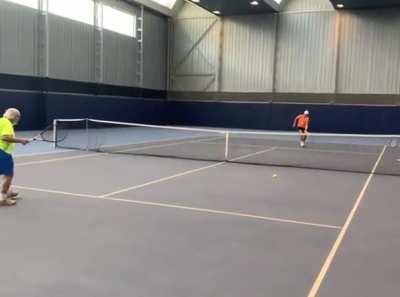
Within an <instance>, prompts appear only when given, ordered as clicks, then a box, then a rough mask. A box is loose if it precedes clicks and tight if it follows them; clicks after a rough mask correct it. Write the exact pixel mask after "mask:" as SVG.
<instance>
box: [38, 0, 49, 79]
mask: <svg viewBox="0 0 400 297" xmlns="http://www.w3.org/2000/svg"><path fill="white" fill-rule="evenodd" d="M48 7H49V5H48V0H39V16H38V17H39V21H38V74H39V76H42V77H49V17H48Z"/></svg>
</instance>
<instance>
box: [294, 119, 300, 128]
mask: <svg viewBox="0 0 400 297" xmlns="http://www.w3.org/2000/svg"><path fill="white" fill-rule="evenodd" d="M299 117H300V116H297V117H295V119H294V121H293V128H295V127H296V123H297V121H298V120H299Z"/></svg>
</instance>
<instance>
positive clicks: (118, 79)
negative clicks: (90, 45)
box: [104, 30, 137, 86]
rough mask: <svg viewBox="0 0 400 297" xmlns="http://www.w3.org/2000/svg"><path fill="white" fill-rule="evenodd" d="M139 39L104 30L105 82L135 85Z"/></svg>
mask: <svg viewBox="0 0 400 297" xmlns="http://www.w3.org/2000/svg"><path fill="white" fill-rule="evenodd" d="M136 51H137V41H136V39H134V38H131V37H128V36H124V35H121V34H117V33H113V32H109V31H106V30H104V82H105V83H107V84H115V85H123V86H135V84H136V56H137V55H136Z"/></svg>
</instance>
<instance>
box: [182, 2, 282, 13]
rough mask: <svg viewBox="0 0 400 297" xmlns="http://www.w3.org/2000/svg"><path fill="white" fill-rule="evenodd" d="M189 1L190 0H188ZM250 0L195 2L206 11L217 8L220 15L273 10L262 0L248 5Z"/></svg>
mask: <svg viewBox="0 0 400 297" xmlns="http://www.w3.org/2000/svg"><path fill="white" fill-rule="evenodd" d="M189 1H190V0H189ZM251 1H252V0H200V2H199V3H195V4H197V5H199V6H201V7H203V8H205V9H206V10H208V11H211V12H213V11H215V10H219V11H220V12H221V15H222V16H229V15H238V14H257V13H268V12H275V11H276V10H274V9H273V8H272V7H271V6H270V5H268V4H267V3H266V2H264V0H258V3H259V4H258V5H257V6H252V5H250V2H251Z"/></svg>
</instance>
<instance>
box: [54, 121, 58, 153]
mask: <svg viewBox="0 0 400 297" xmlns="http://www.w3.org/2000/svg"><path fill="white" fill-rule="evenodd" d="M53 148H57V120H53Z"/></svg>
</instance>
